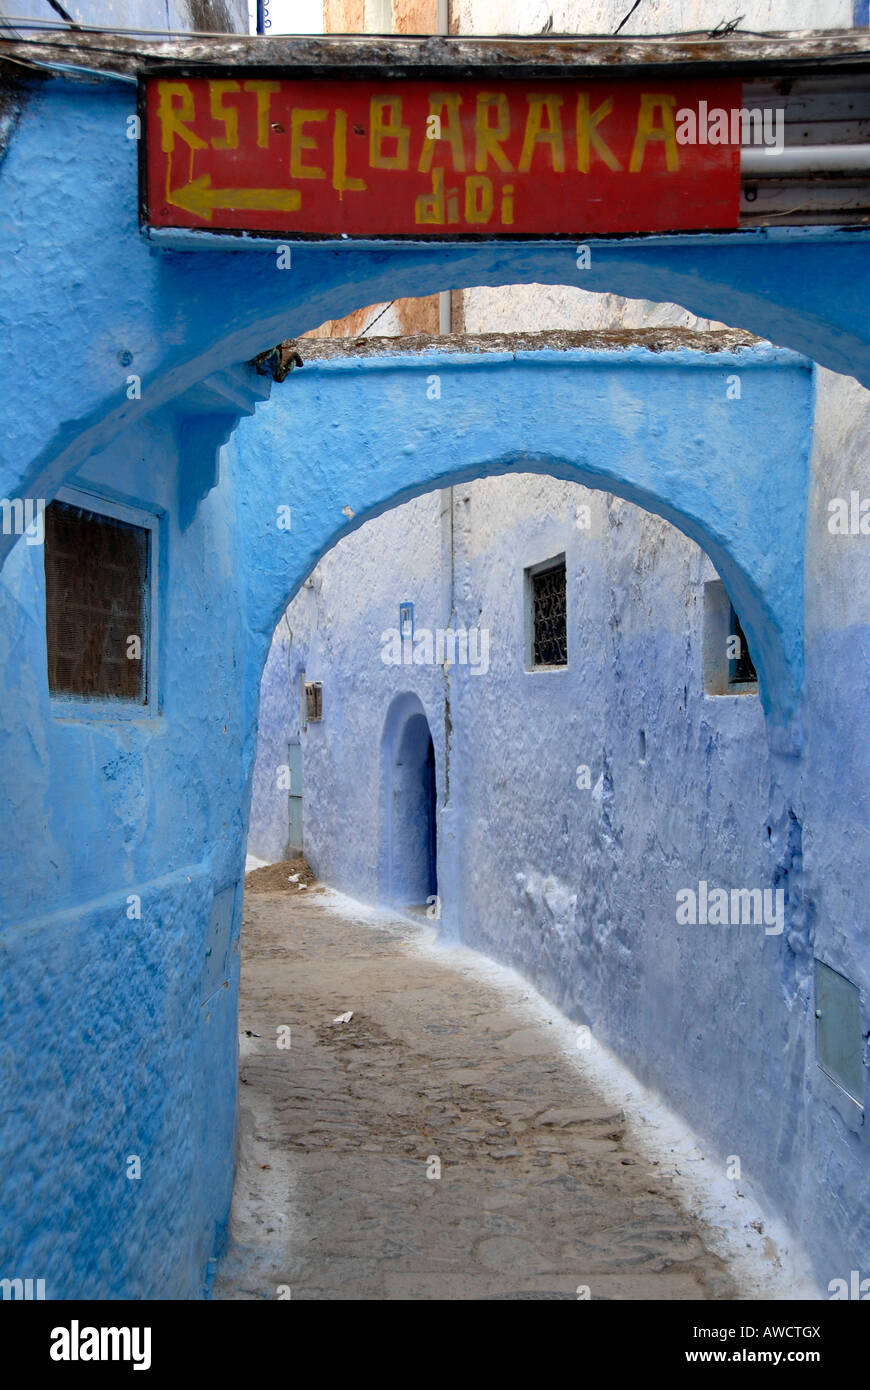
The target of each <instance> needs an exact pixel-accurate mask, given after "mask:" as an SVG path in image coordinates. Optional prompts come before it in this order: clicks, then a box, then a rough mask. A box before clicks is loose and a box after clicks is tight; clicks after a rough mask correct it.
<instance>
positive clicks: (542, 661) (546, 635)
mask: <svg viewBox="0 0 870 1390" xmlns="http://www.w3.org/2000/svg"><path fill="white" fill-rule="evenodd" d="M526 633H527V635H526V665H527V666H528V667H529V668H530V669H534V668H536V667H559V666H567V665H568V617H567V601H566V571H565V556H564V555H559V556H557V557H556V558H555V559H554V560H547V561H546V562H545V563H544V564H542V565H533V566H531V567H530V568H529V569H527V570H526Z"/></svg>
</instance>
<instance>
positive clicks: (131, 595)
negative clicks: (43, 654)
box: [45, 501, 151, 705]
mask: <svg viewBox="0 0 870 1390" xmlns="http://www.w3.org/2000/svg"><path fill="white" fill-rule="evenodd" d="M116 510H117V509H116ZM150 538H151V533H150V531H149V530H148V529H147V528H146V527H144V526H135V525H133V524H132V523H130V522H128V521H124V520H121V519H119V518H118V517H117V516H114V515H103V514H101V513H99V512H96V511H91V510H90V509H88V508H87V507H84V506H76V505H74V504H72V503H70V502H67V501H55V502H52V503H51V504H50V505H49V506H48V507H46V510H45V632H46V647H47V655H48V687H49V690H50V692H51V694H52V695H58V696H75V697H78V698H86V699H89V700H100V699H104V700H112V701H115V700H123V701H128V702H131V703H135V704H140V705H144V704H146V703H147V702H148V682H149V671H148V656H149V643H148V640H147V628H148V623H149V611H148V609H149V598H150V594H149V582H150V579H149V576H150V565H151V554H150Z"/></svg>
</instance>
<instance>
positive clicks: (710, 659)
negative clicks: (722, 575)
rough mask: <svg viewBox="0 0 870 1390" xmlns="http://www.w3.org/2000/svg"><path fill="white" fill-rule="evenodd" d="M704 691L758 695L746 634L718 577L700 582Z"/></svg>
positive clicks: (722, 693)
mask: <svg viewBox="0 0 870 1390" xmlns="http://www.w3.org/2000/svg"><path fill="white" fill-rule="evenodd" d="M704 693H705V694H706V695H757V694H758V676H757V675H756V673H755V664H754V662H753V660H752V655H751V653H750V651H749V644H748V643H747V641H746V634H745V633H744V631H743V628H742V626H741V623H740V619H739V617H738V616H737V613H736V612H735V611H734V605H733V604H732V603H731V600H730V598H729V597H728V590H727V589H726V588H725V585H724V584H723V583H722V581H721V579H712V580H710V581H709V582H708V583H706V584H705V585H704Z"/></svg>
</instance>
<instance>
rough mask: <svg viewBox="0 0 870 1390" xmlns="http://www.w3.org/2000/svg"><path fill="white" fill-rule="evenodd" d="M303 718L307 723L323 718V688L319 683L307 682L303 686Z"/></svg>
mask: <svg viewBox="0 0 870 1390" xmlns="http://www.w3.org/2000/svg"><path fill="white" fill-rule="evenodd" d="M305 716H306V718H307V720H308V722H309V723H312V722H314V723H316V722H317V720H318V719H322V718H323V686H322V685H321V684H320V681H307V682H306V685H305Z"/></svg>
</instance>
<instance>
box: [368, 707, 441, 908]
mask: <svg viewBox="0 0 870 1390" xmlns="http://www.w3.org/2000/svg"><path fill="white" fill-rule="evenodd" d="M381 806H382V835H381V864H380V884H381V899H382V901H383V902H385V903H388V904H389V905H390V906H391V907H421V906H424V905H425V904H426V902H427V900H428V899H429V898H432V897H434V896H435V895H436V894H437V892H438V870H437V828H436V795H435V748H434V744H433V742H432V733H431V730H430V728H429V720H428V719H427V717H426V711H425V710H424V708H423V705H422V702H421V701H420V699H419V697H418V696H416V695H413V694H411V693H410V692H406V693H404V694H402V695H397V696H396V698H395V699H394V700H393V701H392V703H391V705H390V708H389V710H388V711H387V717H386V719H385V721H384V732H383V736H382V738H381Z"/></svg>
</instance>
